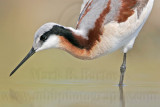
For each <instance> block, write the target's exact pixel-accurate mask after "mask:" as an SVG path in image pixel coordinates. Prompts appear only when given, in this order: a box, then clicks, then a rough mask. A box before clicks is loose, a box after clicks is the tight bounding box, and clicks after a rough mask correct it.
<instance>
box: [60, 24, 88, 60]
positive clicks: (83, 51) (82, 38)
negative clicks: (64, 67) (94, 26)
mask: <svg viewBox="0 0 160 107" xmlns="http://www.w3.org/2000/svg"><path fill="white" fill-rule="evenodd" d="M60 29H61V30H60V32H61V33H60V34H59V39H60V43H59V48H60V49H63V50H65V51H67V52H69V53H70V54H72V55H73V56H75V57H78V58H80V59H83V58H84V59H87V58H88V59H89V56H90V49H89V47H88V38H87V34H86V33H85V32H84V31H81V30H76V29H74V28H71V27H61V28H60Z"/></svg>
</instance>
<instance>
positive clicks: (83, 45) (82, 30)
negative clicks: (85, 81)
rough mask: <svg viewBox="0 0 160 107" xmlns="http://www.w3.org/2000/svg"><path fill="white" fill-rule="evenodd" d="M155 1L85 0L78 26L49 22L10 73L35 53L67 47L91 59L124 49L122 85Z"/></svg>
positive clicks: (73, 53) (38, 31)
mask: <svg viewBox="0 0 160 107" xmlns="http://www.w3.org/2000/svg"><path fill="white" fill-rule="evenodd" d="M153 2H154V0H84V3H83V4H82V9H81V13H80V16H79V19H78V22H77V27H76V29H74V28H71V27H64V26H62V25H59V24H56V23H46V24H44V25H42V26H41V27H40V28H39V29H38V30H37V32H36V33H35V38H34V42H33V46H32V49H31V50H30V52H29V53H28V54H27V56H26V57H25V58H24V59H23V60H22V61H21V62H20V64H19V65H18V66H17V67H16V68H15V69H14V70H13V71H12V72H11V74H10V76H11V75H12V74H13V73H14V72H15V71H16V70H17V69H18V68H19V67H20V66H21V65H22V64H23V63H24V62H25V61H26V60H27V59H28V58H30V57H31V56H32V55H33V54H34V53H36V52H39V51H41V50H45V49H49V48H58V49H62V50H65V51H67V52H69V53H70V54H72V55H73V56H75V57H77V58H80V59H83V60H88V59H94V58H97V57H100V56H102V55H106V54H109V53H111V52H113V51H116V50H118V49H122V51H123V53H124V56H123V63H122V65H121V67H120V72H121V75H120V81H119V85H123V79H124V73H125V71H126V54H127V52H128V50H130V49H131V48H132V47H133V44H134V42H135V39H136V37H137V36H138V34H139V32H140V30H141V29H142V27H143V25H144V23H145V22H146V20H147V18H148V16H149V14H150V12H151V10H152V6H153Z"/></svg>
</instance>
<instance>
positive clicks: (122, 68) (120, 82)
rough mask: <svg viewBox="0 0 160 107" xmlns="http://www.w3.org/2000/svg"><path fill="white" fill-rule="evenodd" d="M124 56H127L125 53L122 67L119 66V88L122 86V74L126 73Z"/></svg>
mask: <svg viewBox="0 0 160 107" xmlns="http://www.w3.org/2000/svg"><path fill="white" fill-rule="evenodd" d="M126 56H127V53H124V56H123V63H122V65H121V67H120V72H121V75H120V81H119V86H122V85H123V80H124V73H125V71H126Z"/></svg>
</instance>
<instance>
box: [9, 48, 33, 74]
mask: <svg viewBox="0 0 160 107" xmlns="http://www.w3.org/2000/svg"><path fill="white" fill-rule="evenodd" d="M34 53H35V50H34V48H33V47H32V49H31V50H30V51H29V53H28V54H27V56H26V57H25V58H24V59H23V60H22V61H21V62H20V63H19V65H18V66H17V67H16V68H15V69H14V70H13V71H12V72H11V73H10V76H12V75H13V74H14V73H15V72H16V71H17V69H18V68H19V67H20V66H21V65H22V64H23V63H24V62H26V61H27V60H28V59H29V58H30V57H31V56H32V55H33V54H34Z"/></svg>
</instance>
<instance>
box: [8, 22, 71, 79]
mask: <svg viewBox="0 0 160 107" xmlns="http://www.w3.org/2000/svg"><path fill="white" fill-rule="evenodd" d="M64 33H69V31H68V30H67V31H66V29H65V28H64V27H62V26H60V25H58V24H55V23H46V24H44V25H42V26H41V27H40V28H39V29H38V30H37V32H36V33H35V37H34V42H33V46H32V48H31V50H30V51H29V53H28V54H27V56H26V57H25V58H24V59H23V60H22V61H21V62H20V63H19V65H18V66H17V67H16V68H15V69H14V70H13V71H12V72H11V74H10V76H11V75H13V73H14V72H16V70H17V69H18V68H19V67H20V66H21V65H22V64H23V63H24V62H25V61H27V59H29V58H30V57H31V56H32V55H33V54H34V53H36V52H38V51H41V50H45V49H49V48H58V47H59V42H60V40H59V35H63V34H64Z"/></svg>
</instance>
